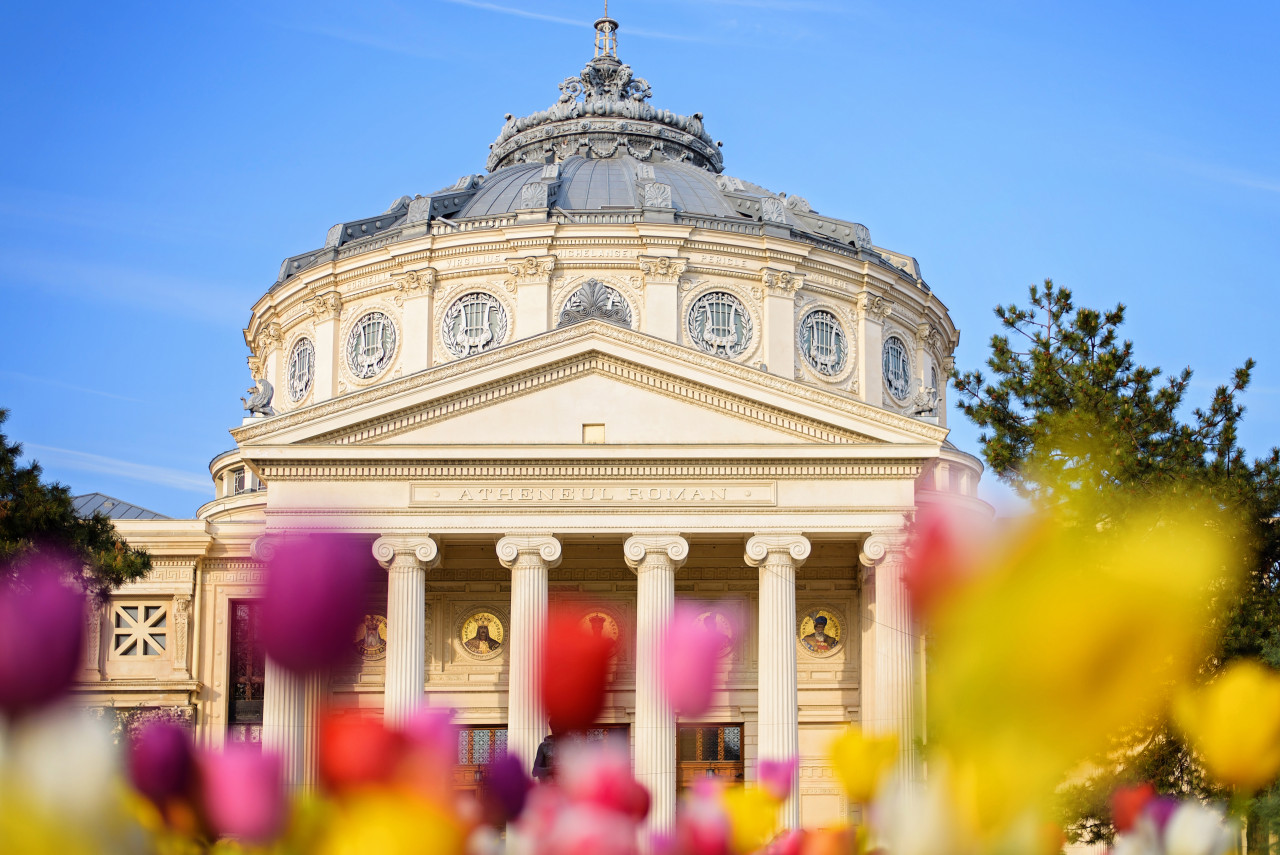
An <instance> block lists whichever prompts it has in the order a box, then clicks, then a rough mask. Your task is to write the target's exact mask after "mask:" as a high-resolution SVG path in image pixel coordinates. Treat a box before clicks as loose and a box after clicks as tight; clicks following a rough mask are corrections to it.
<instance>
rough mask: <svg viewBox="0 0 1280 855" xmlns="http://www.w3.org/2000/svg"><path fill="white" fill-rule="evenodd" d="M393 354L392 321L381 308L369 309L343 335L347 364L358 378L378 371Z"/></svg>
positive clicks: (389, 362) (376, 373)
mask: <svg viewBox="0 0 1280 855" xmlns="http://www.w3.org/2000/svg"><path fill="white" fill-rule="evenodd" d="M395 355H396V325H395V323H394V322H393V321H392V320H391V318H390V317H389V316H388V315H386V314H384V313H383V312H369V313H368V314H366V315H365V316H364V317H362V318H360V320H358V321H356V323H355V325H354V326H353V327H351V332H350V333H349V334H348V335H347V367H348V368H350V369H351V373H352V374H354V375H355V376H356V377H358V378H360V379H361V380H368V379H369V378H371V377H376V376H377V375H378V374H381V373H382V370H383V369H384V368H386V367H387V366H388V365H390V364H391V359H392V357H394V356H395Z"/></svg>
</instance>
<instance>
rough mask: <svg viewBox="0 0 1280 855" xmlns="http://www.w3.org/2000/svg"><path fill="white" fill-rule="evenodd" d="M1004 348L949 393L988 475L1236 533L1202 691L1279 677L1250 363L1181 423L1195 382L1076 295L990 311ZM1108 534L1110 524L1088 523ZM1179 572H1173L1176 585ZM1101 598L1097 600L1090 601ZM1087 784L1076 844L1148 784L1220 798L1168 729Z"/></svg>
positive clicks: (1133, 744)
mask: <svg viewBox="0 0 1280 855" xmlns="http://www.w3.org/2000/svg"><path fill="white" fill-rule="evenodd" d="M995 311H996V316H997V317H998V318H999V319H1000V322H1001V324H1002V326H1003V327H1004V331H1005V332H1004V333H1003V334H997V335H994V336H992V338H991V354H990V357H989V358H988V359H987V367H988V368H989V369H990V373H991V378H992V379H991V380H990V381H988V380H987V378H986V377H984V376H983V374H982V372H981V371H976V370H975V371H968V372H963V373H960V372H956V373H954V374H953V375H952V377H951V380H952V381H953V383H954V384H955V388H956V390H957V392H958V399H959V406H960V409H961V411H962V412H964V414H965V415H966V416H968V418H969V419H970V420H971V421H973V422H974V423H975V424H976V425H978V427H979V428H981V429H982V431H983V433H982V434H981V437H980V440H979V441H980V443H981V445H982V451H983V456H984V457H985V459H986V461H987V463H988V465H989V466H990V468H991V470H992V471H993V472H994V473H995V475H996V476H997V477H998V478H999V479H1000V480H1002V481H1004V482H1006V483H1008V484H1010V485H1011V486H1012V487H1013V488H1014V489H1015V490H1016V491H1017V492H1018V493H1019V494H1020V495H1021V496H1023V497H1025V498H1026V499H1028V500H1029V501H1030V502H1031V504H1032V505H1033V506H1049V505H1056V504H1058V503H1059V502H1061V501H1062V500H1064V499H1065V498H1067V496H1068V495H1069V494H1079V493H1088V494H1089V495H1090V496H1091V498H1093V499H1094V500H1095V501H1094V502H1092V503H1089V504H1088V505H1087V506H1090V507H1102V508H1104V511H1103V514H1104V516H1106V517H1110V518H1112V519H1120V518H1123V517H1124V515H1125V514H1127V513H1128V512H1129V511H1130V510H1131V509H1133V508H1135V507H1138V506H1139V505H1142V504H1143V503H1146V502H1149V501H1151V500H1152V499H1155V498H1168V497H1170V496H1172V497H1175V498H1176V500H1177V501H1178V502H1179V503H1180V504H1183V505H1184V506H1185V505H1188V504H1189V505H1191V506H1193V507H1195V506H1201V505H1203V506H1204V507H1206V508H1210V507H1212V508H1214V509H1215V510H1216V509H1223V510H1226V511H1227V512H1228V513H1230V514H1231V515H1232V516H1234V517H1235V518H1237V519H1238V520H1239V521H1240V524H1241V527H1242V530H1241V534H1240V539H1239V550H1240V554H1241V555H1243V556H1247V557H1248V559H1247V564H1246V566H1247V568H1248V573H1247V578H1246V580H1245V582H1244V584H1242V585H1241V587H1240V589H1239V590H1238V591H1237V592H1235V593H1234V594H1233V595H1232V596H1231V597H1230V601H1229V602H1227V603H1224V604H1220V605H1221V606H1222V608H1220V609H1219V614H1221V615H1225V617H1220V618H1218V621H1219V623H1220V625H1219V626H1218V627H1217V628H1218V629H1220V639H1221V640H1220V643H1219V645H1218V647H1217V648H1216V649H1215V650H1214V651H1213V652H1212V654H1211V655H1210V656H1209V658H1208V659H1207V660H1206V661H1205V663H1204V667H1203V672H1204V675H1205V677H1206V678H1207V677H1209V676H1211V675H1212V674H1213V673H1215V672H1217V671H1218V670H1219V669H1220V668H1221V667H1222V665H1223V664H1225V663H1226V662H1228V661H1230V660H1232V659H1235V658H1238V657H1243V656H1252V657H1257V658H1261V659H1264V660H1266V661H1268V662H1270V664H1271V665H1273V666H1275V667H1280V449H1276V448H1272V449H1271V450H1270V452H1269V454H1268V455H1267V456H1265V457H1262V458H1258V459H1254V460H1250V459H1248V458H1247V457H1246V454H1245V450H1244V449H1243V448H1241V447H1240V444H1239V442H1238V431H1239V426H1240V420H1241V418H1242V417H1243V415H1244V412H1245V409H1244V406H1243V404H1242V403H1241V400H1240V399H1241V398H1242V396H1243V393H1244V392H1245V390H1246V389H1247V388H1248V386H1249V382H1250V376H1251V373H1252V370H1253V368H1254V362H1253V360H1247V361H1246V362H1245V364H1244V366H1243V367H1241V368H1239V369H1237V370H1236V371H1235V373H1234V376H1233V377H1232V380H1231V382H1230V383H1228V384H1224V385H1222V386H1219V387H1218V388H1217V389H1216V390H1215V392H1214V394H1213V397H1212V399H1211V401H1210V403H1209V406H1208V407H1207V408H1204V409H1194V410H1192V412H1191V413H1190V418H1184V416H1183V411H1184V410H1183V403H1184V399H1185V396H1186V392H1187V389H1188V386H1189V384H1190V382H1191V376H1192V374H1191V369H1189V368H1187V369H1184V370H1183V371H1182V372H1181V373H1180V374H1177V375H1174V376H1171V377H1163V378H1162V373H1161V371H1160V369H1159V368H1148V367H1145V366H1142V365H1140V364H1137V362H1136V361H1135V359H1134V350H1133V343H1132V342H1131V341H1128V340H1122V339H1121V337H1120V334H1119V328H1120V327H1121V325H1122V324H1123V323H1124V314H1125V307H1124V305H1123V304H1120V305H1117V306H1116V307H1115V308H1114V309H1111V310H1109V311H1105V312H1100V311H1097V310H1095V309H1089V308H1079V309H1077V308H1076V307H1075V305H1074V303H1073V300H1072V296H1071V292H1070V291H1069V290H1068V289H1066V288H1058V287H1056V286H1054V284H1053V282H1052V281H1049V280H1046V281H1045V283H1044V287H1043V288H1040V287H1037V286H1032V287H1031V289H1030V304H1029V306H1028V307H1027V308H1021V307H1019V306H1016V305H1009V306H999V307H997V308H996V310H995ZM1088 522H1090V523H1092V524H1105V523H1106V522H1107V520H1105V519H1099V520H1090V521H1088ZM1177 570H1178V568H1176V567H1170V568H1169V572H1171V573H1176V572H1177ZM1099 594H1100V595H1101V596H1105V595H1106V593H1105V591H1103V592H1099ZM1098 765H1099V768H1102V769H1106V770H1107V771H1105V772H1102V773H1100V774H1098V775H1096V776H1095V777H1093V778H1091V779H1088V780H1086V781H1083V782H1079V783H1076V784H1073V785H1071V786H1069V787H1066V788H1064V791H1063V818H1064V821H1065V822H1066V823H1067V825H1068V828H1069V835H1070V836H1071V837H1072V839H1080V840H1083V841H1085V842H1093V841H1096V840H1104V839H1110V838H1111V836H1112V835H1113V834H1114V829H1113V828H1112V825H1111V820H1110V812H1109V809H1108V806H1107V799H1108V797H1109V795H1110V793H1111V792H1112V791H1113V790H1114V788H1115V787H1116V786H1117V785H1119V784H1122V783H1136V782H1140V781H1151V782H1152V783H1154V784H1155V785H1156V787H1157V789H1159V790H1161V791H1162V792H1166V793H1170V794H1176V795H1180V796H1188V795H1191V796H1201V797H1212V796H1221V795H1223V794H1222V793H1219V792H1216V791H1215V790H1214V788H1213V786H1212V784H1211V782H1209V781H1207V780H1206V779H1205V777H1204V775H1203V773H1202V772H1201V770H1200V769H1199V767H1198V766H1197V765H1196V763H1195V760H1194V757H1193V755H1192V752H1191V751H1190V750H1189V749H1188V748H1187V747H1186V745H1185V744H1184V743H1183V742H1182V741H1181V739H1180V738H1179V736H1178V734H1177V733H1176V732H1175V731H1174V730H1173V729H1172V728H1171V727H1170V725H1169V724H1168V722H1165V721H1153V722H1146V723H1139V724H1138V725H1136V726H1135V729H1134V730H1133V731H1132V732H1130V733H1125V734H1117V736H1116V743H1115V749H1114V750H1113V751H1112V752H1111V753H1110V754H1109V755H1108V757H1107V758H1099V764H1098ZM1278 804H1280V794H1278V791H1277V790H1276V789H1274V788H1273V790H1272V791H1271V792H1270V793H1264V794H1262V795H1261V796H1259V797H1258V798H1257V799H1255V801H1254V806H1253V808H1252V810H1251V816H1250V820H1251V822H1250V825H1251V827H1252V828H1251V831H1252V832H1253V834H1251V838H1252V839H1254V840H1255V847H1257V848H1260V849H1261V851H1263V852H1264V853H1265V852H1266V846H1265V844H1262V845H1261V846H1258V844H1257V843H1256V841H1260V840H1262V839H1264V838H1263V837H1261V836H1258V837H1255V836H1254V835H1255V834H1257V835H1261V834H1264V833H1265V830H1266V829H1267V827H1268V825H1269V824H1270V823H1273V822H1275V819H1276V817H1275V813H1276V810H1277V805H1278Z"/></svg>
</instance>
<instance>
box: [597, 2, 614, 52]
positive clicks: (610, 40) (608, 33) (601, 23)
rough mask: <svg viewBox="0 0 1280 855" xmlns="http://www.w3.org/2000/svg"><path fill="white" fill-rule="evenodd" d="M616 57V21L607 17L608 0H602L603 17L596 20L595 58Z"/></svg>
mask: <svg viewBox="0 0 1280 855" xmlns="http://www.w3.org/2000/svg"><path fill="white" fill-rule="evenodd" d="M602 56H605V57H610V58H611V59H617V58H618V22H617V21H615V20H613V18H610V17H609V0H605V2H604V17H603V18H601V19H600V20H598V21H596V59H599V58H600V57H602Z"/></svg>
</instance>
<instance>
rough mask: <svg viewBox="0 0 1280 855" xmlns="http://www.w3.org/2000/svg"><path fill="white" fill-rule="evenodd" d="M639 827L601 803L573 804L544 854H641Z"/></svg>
mask: <svg viewBox="0 0 1280 855" xmlns="http://www.w3.org/2000/svg"><path fill="white" fill-rule="evenodd" d="M638 837H639V826H638V825H637V824H636V822H635V821H634V820H632V819H630V818H628V817H626V816H623V815H622V814H620V813H617V812H616V811H612V810H608V809H606V808H603V807H601V806H600V805H597V804H591V803H586V804H572V805H570V806H569V807H568V808H566V809H565V810H563V811H561V812H560V815H559V816H558V817H557V819H556V823H555V825H554V827H553V828H552V831H551V834H550V836H549V837H548V839H547V840H545V841H543V842H542V844H543V845H540V846H539V852H540V853H542V855H601V853H605V852H608V853H610V855H639V852H640V846H639V840H638Z"/></svg>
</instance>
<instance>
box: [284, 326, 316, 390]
mask: <svg viewBox="0 0 1280 855" xmlns="http://www.w3.org/2000/svg"><path fill="white" fill-rule="evenodd" d="M315 373H316V346H315V345H314V344H312V343H311V339H309V338H300V339H298V342H297V344H295V345H294V346H293V351H292V352H291V353H290V354H289V400H290V401H293V402H294V403H295V404H296V403H297V402H298V401H301V400H302V399H303V398H305V397H307V393H308V392H310V391H311V381H312V379H313V378H314V376H315Z"/></svg>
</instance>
